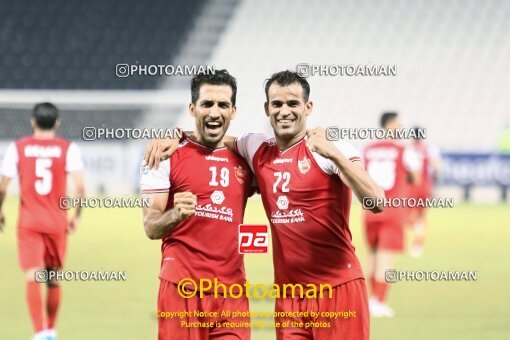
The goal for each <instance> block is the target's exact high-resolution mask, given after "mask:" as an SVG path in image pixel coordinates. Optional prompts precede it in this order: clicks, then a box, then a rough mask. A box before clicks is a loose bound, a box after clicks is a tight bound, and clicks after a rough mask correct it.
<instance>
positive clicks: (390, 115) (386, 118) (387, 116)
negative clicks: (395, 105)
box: [380, 112, 398, 128]
mask: <svg viewBox="0 0 510 340" xmlns="http://www.w3.org/2000/svg"><path fill="white" fill-rule="evenodd" d="M397 117H398V113H396V112H384V113H383V114H382V116H381V121H380V124H381V127H383V128H384V127H386V125H388V123H389V122H391V121H392V120H394V119H396V118H397Z"/></svg>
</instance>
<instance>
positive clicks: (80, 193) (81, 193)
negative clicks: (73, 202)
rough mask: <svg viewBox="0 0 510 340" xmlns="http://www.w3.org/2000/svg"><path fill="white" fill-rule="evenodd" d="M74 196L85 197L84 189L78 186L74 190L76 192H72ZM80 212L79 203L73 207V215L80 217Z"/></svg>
mask: <svg viewBox="0 0 510 340" xmlns="http://www.w3.org/2000/svg"><path fill="white" fill-rule="evenodd" d="M74 197H75V198H78V199H80V200H81V199H82V198H85V189H83V188H78V189H77V190H76V193H75V194H74ZM81 212H82V207H81V204H78V205H77V206H76V207H75V208H74V217H75V218H80V216H81Z"/></svg>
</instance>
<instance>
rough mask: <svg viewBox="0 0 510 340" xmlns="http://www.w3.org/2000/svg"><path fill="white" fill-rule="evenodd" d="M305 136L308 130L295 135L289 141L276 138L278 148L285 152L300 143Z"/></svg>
mask: <svg viewBox="0 0 510 340" xmlns="http://www.w3.org/2000/svg"><path fill="white" fill-rule="evenodd" d="M305 136H306V129H304V130H303V131H300V132H299V133H298V134H297V135H295V136H293V137H291V138H289V139H286V138H281V137H278V136H276V145H278V148H279V149H280V150H282V151H283V150H286V149H288V148H289V147H291V146H292V145H294V144H296V143H297V142H299V141H300V140H301V139H303V138H304V137H305Z"/></svg>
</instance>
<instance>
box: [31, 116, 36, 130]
mask: <svg viewBox="0 0 510 340" xmlns="http://www.w3.org/2000/svg"><path fill="white" fill-rule="evenodd" d="M30 125H32V129H34V130H35V129H36V128H37V124H36V123H35V118H34V117H32V118H30Z"/></svg>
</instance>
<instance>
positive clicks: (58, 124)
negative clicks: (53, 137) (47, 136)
mask: <svg viewBox="0 0 510 340" xmlns="http://www.w3.org/2000/svg"><path fill="white" fill-rule="evenodd" d="M60 124H62V121H61V120H60V118H57V121H56V122H55V126H54V127H53V129H55V130H56V129H58V128H59V127H60Z"/></svg>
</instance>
